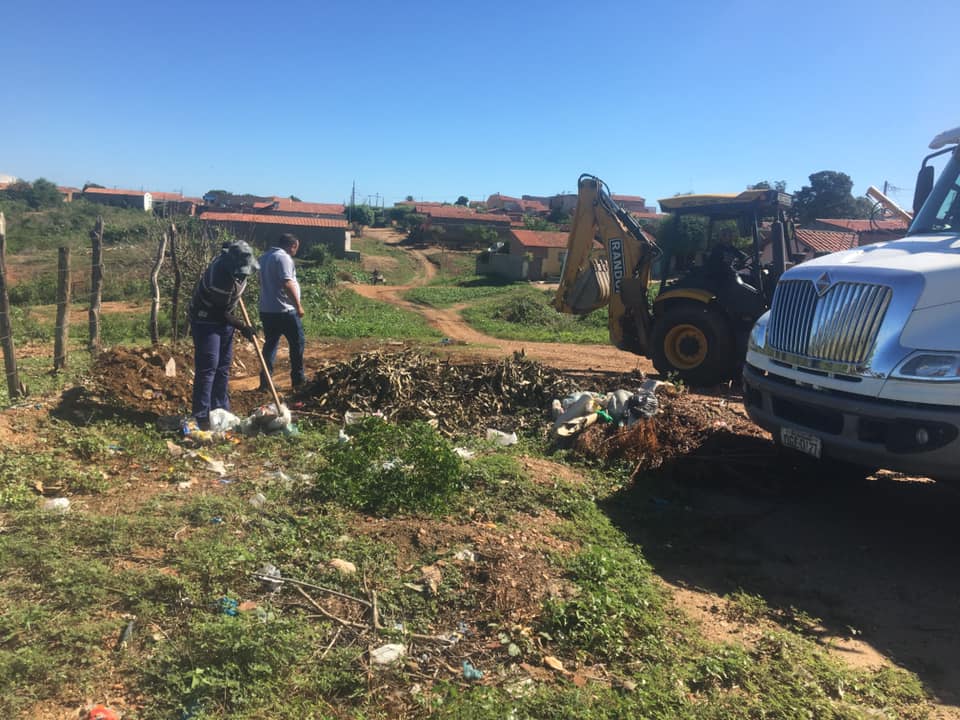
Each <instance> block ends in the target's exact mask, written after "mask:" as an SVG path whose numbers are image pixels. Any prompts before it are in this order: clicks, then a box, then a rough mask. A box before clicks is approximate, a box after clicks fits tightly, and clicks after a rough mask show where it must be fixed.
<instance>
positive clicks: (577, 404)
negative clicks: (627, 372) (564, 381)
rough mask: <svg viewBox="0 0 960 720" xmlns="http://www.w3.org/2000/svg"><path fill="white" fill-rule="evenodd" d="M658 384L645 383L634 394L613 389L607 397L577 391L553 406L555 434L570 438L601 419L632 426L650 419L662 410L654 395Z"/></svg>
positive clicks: (556, 401)
mask: <svg viewBox="0 0 960 720" xmlns="http://www.w3.org/2000/svg"><path fill="white" fill-rule="evenodd" d="M657 382H659V381H653V383H652V384H651V382H650V381H647V382H644V384H643V387H640V388H638V389H636V390H633V391H631V390H622V389H621V390H614V391H613V392H611V393H608V394H606V395H598V394H596V393H590V392H576V393H573V394H571V395H568V396H567V397H565V398H564V399H563V400H554V401H553V403H552V404H551V409H552V412H553V416H554V423H553V432H554V434H556V435H559V436H560V437H570V436H571V435H576V434H578V433H580V432H582V431H583V430H585V429H586V428H588V427H590V426H591V425H593V424H594V423H595V422H597V421H598V420H602V421H604V422H608V423H612V424H616V425H617V426H621V427H622V426H628V427H629V426H631V425H633V424H634V423H636V422H637V421H638V420H645V419H649V418H651V417H653V416H654V415H656V414H657V412H658V411H659V409H660V403H659V401H658V400H657V396H656V393H655V390H656V388H657V387H658V385H657V384H656V383H657ZM660 384H664V383H660ZM561 410H562V412H560V411H561ZM558 412H559V414H558Z"/></svg>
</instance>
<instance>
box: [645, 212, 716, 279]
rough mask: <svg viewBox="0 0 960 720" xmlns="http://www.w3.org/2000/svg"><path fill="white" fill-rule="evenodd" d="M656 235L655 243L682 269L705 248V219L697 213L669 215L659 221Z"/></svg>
mask: <svg viewBox="0 0 960 720" xmlns="http://www.w3.org/2000/svg"><path fill="white" fill-rule="evenodd" d="M656 237H657V244H658V245H659V246H660V247H661V248H662V249H663V250H664V251H665V253H666V254H668V255H670V257H671V258H674V261H675V262H676V267H677V269H678V270H682V269H684V268H686V267H688V266H689V265H690V264H691V263H692V261H693V257H694V255H695V254H696V253H697V252H698V251H700V250H703V249H705V248H706V243H707V221H706V219H705V218H703V217H701V216H699V215H670V216H668V217H666V218H664V219H663V220H661V221H660V227H659V228H658V229H657V232H656Z"/></svg>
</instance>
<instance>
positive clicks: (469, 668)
mask: <svg viewBox="0 0 960 720" xmlns="http://www.w3.org/2000/svg"><path fill="white" fill-rule="evenodd" d="M482 678H483V671H482V670H477V669H476V668H475V667H474V666H473V665H472V664H471V663H470V661H469V660H464V661H463V679H464V680H481V679H482Z"/></svg>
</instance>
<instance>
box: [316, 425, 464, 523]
mask: <svg viewBox="0 0 960 720" xmlns="http://www.w3.org/2000/svg"><path fill="white" fill-rule="evenodd" d="M350 436H351V438H352V439H351V440H350V442H346V443H338V444H336V445H334V446H333V447H331V448H330V449H329V450H328V453H327V465H326V466H325V467H324V468H322V469H321V470H320V471H319V473H318V476H317V484H316V494H317V496H318V497H319V498H320V499H321V500H333V501H336V502H339V503H341V504H342V505H344V506H346V507H350V508H354V509H358V510H362V511H364V512H369V513H374V514H378V515H390V514H394V513H398V512H424V513H437V512H441V511H443V510H445V509H446V507H447V505H448V503H449V501H450V499H451V498H452V497H453V496H454V495H455V494H456V493H457V492H458V491H459V490H460V488H461V484H462V477H461V476H462V465H461V461H460V458H459V457H458V456H457V455H456V453H454V452H453V447H452V446H451V445H450V443H449V441H447V440H446V439H445V438H443V437H442V436H441V435H440V434H439V433H437V431H436V430H435V429H434V428H432V427H431V426H430V425H428V424H427V423H424V422H419V421H415V422H411V423H407V424H392V423H387V422H384V421H383V420H380V419H379V418H374V417H371V418H364V419H363V420H361V421H360V422H358V423H356V424H354V425H351V426H350Z"/></svg>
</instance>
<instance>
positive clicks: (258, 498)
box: [249, 492, 267, 510]
mask: <svg viewBox="0 0 960 720" xmlns="http://www.w3.org/2000/svg"><path fill="white" fill-rule="evenodd" d="M249 502H250V504H251V505H252V506H253V507H255V508H256V509H257V510H259V509H261V508H262V507H263V506H264V505H266V504H267V496H266V495H264V494H263V493H259V492H258V493H257V494H256V495H254V496H253V497H252V498H250V500H249Z"/></svg>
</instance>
